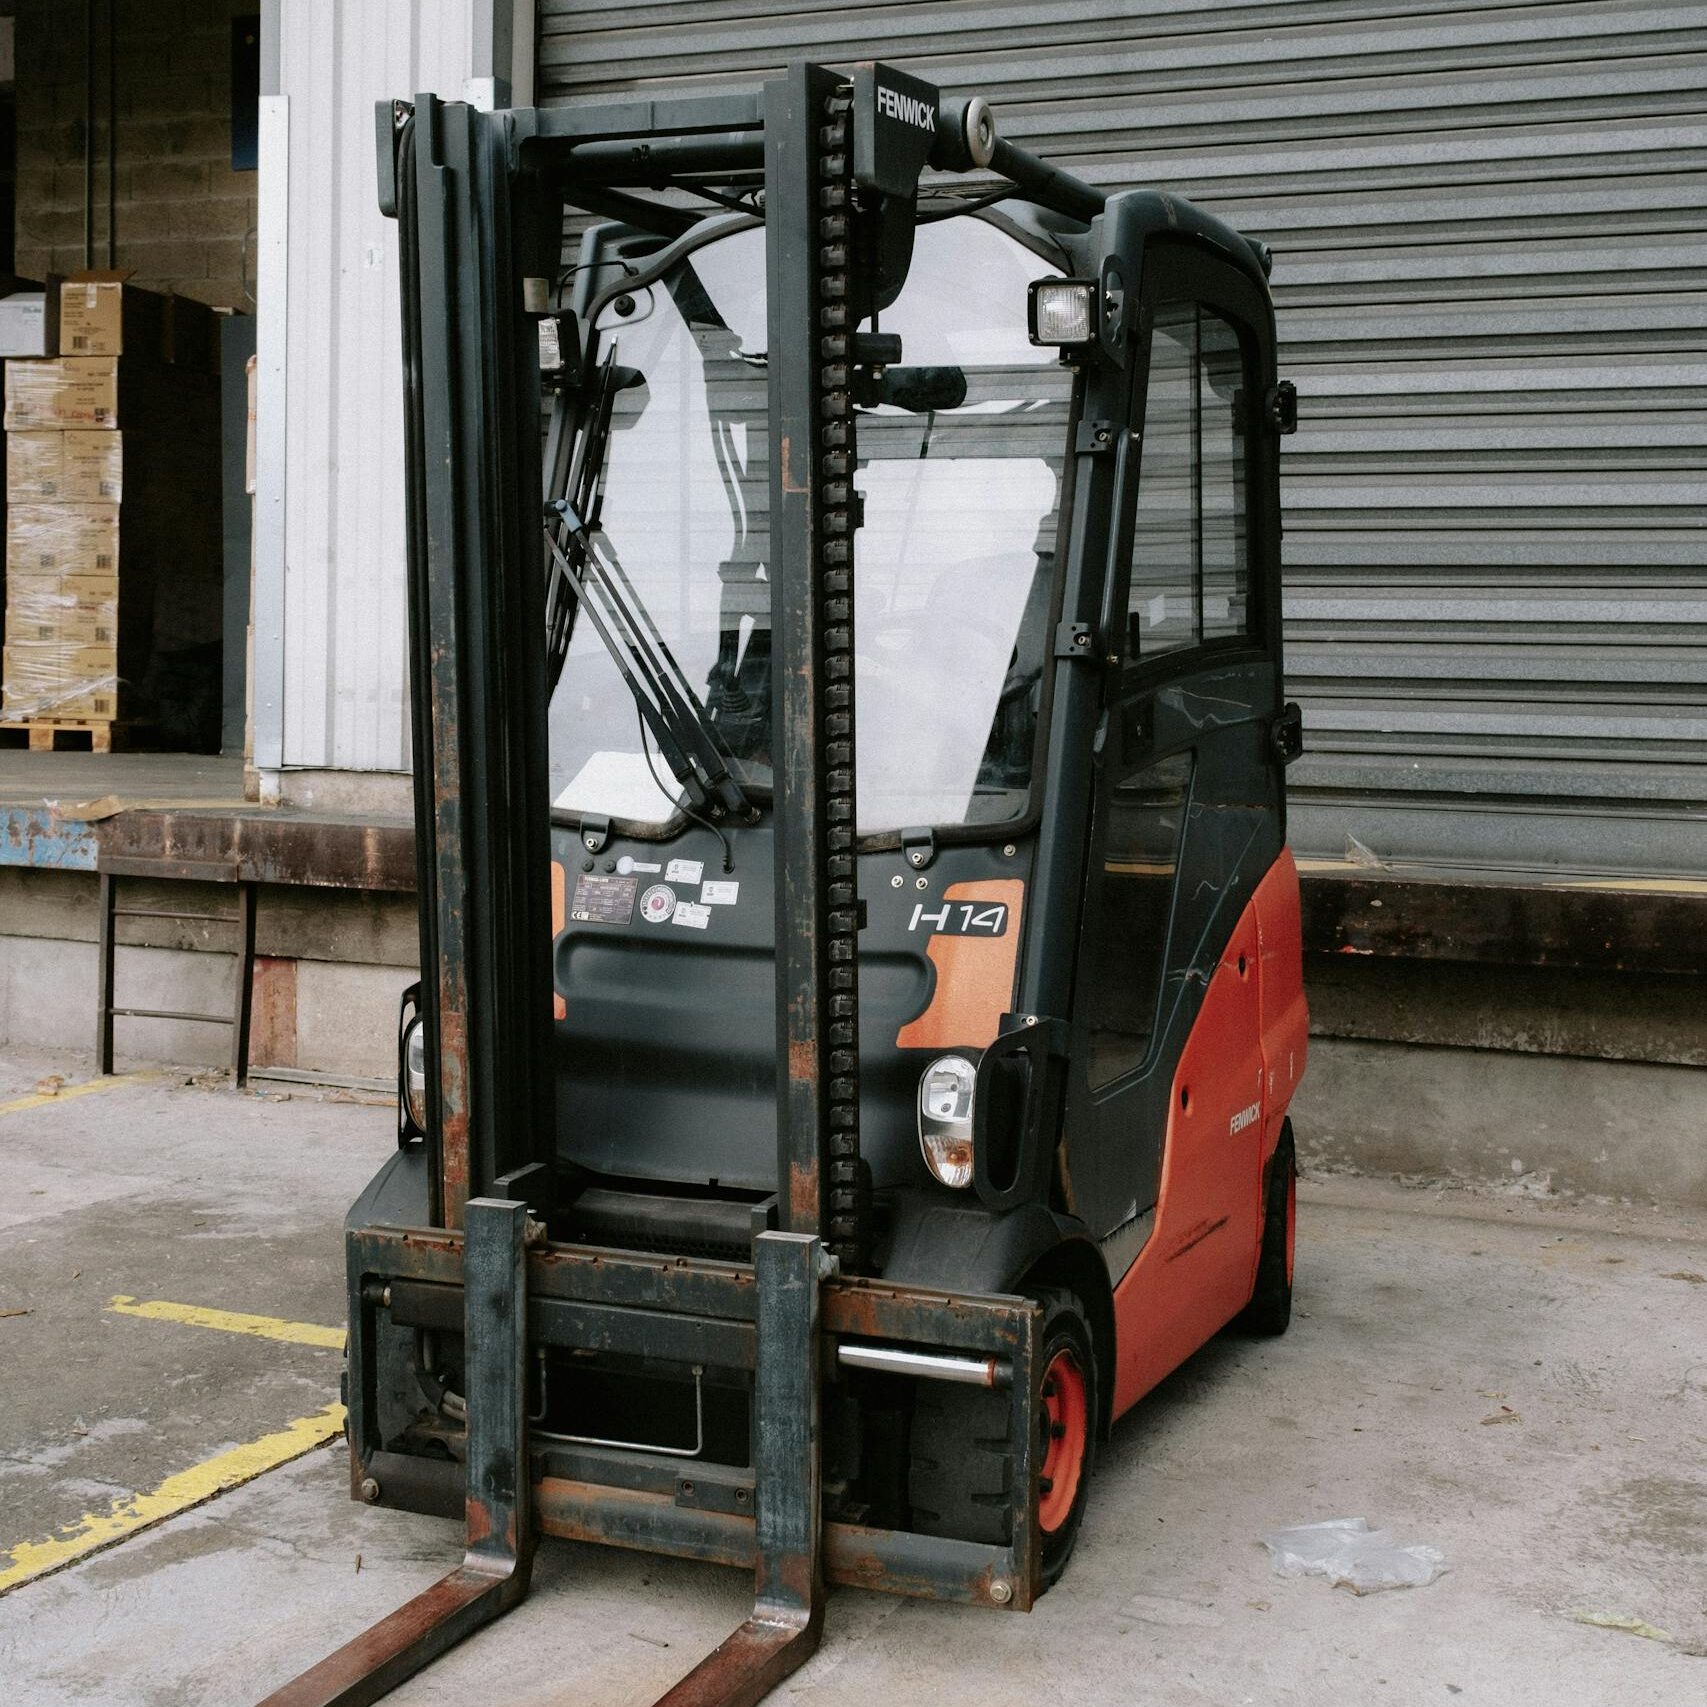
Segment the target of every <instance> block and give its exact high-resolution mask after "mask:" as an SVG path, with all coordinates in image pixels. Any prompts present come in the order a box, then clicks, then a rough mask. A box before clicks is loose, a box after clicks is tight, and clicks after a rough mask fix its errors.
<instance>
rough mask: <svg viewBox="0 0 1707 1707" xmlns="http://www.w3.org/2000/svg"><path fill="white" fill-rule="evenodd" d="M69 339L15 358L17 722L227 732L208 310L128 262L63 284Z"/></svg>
mask: <svg viewBox="0 0 1707 1707" xmlns="http://www.w3.org/2000/svg"><path fill="white" fill-rule="evenodd" d="M58 338H59V345H60V349H61V351H62V352H63V353H61V354H60V355H58V356H43V357H38V358H34V359H22V358H12V359H8V361H7V363H6V413H5V425H6V433H7V439H6V499H7V509H6V630H5V652H4V666H3V672H0V681H3V686H4V700H3V709H0V721H5V722H9V723H32V724H47V723H107V724H109V725H110V724H112V723H115V722H122V723H124V724H127V725H129V726H131V728H132V729H133V730H135V729H143V730H146V731H148V732H149V733H151V734H152V735H153V736H155V737H156V738H157V739H158V740H159V741H160V742H161V743H162V744H164V745H169V746H174V747H184V748H192V749H194V748H210V747H214V746H216V745H217V742H218V731H219V702H220V585H221V576H222V567H223V565H222V539H221V524H220V509H219V505H220V467H219V465H220V437H219V385H218V380H217V378H216V376H215V372H214V366H215V354H214V352H215V350H216V347H217V346H216V344H215V341H214V338H213V324H212V316H211V314H210V312H209V311H208V310H207V309H206V308H204V307H202V306H201V305H200V304H198V303H192V302H189V301H187V300H185V299H183V298H177V297H162V296H156V295H154V294H153V293H152V292H147V291H140V290H137V289H135V288H133V287H131V286H129V285H127V284H125V283H124V276H123V275H121V274H89V275H80V276H78V277H76V278H74V279H71V280H68V281H66V282H65V283H64V285H63V286H62V287H61V297H60V303H59V328H58Z"/></svg>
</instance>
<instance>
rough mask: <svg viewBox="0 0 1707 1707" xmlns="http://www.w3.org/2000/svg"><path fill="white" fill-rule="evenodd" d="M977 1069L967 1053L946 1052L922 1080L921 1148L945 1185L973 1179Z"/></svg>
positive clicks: (961, 1183)
mask: <svg viewBox="0 0 1707 1707" xmlns="http://www.w3.org/2000/svg"><path fill="white" fill-rule="evenodd" d="M977 1089H978V1069H977V1068H976V1067H975V1066H974V1065H973V1064H972V1063H971V1062H970V1061H968V1060H967V1059H966V1057H965V1056H964V1055H944V1056H943V1057H942V1058H941V1059H940V1060H937V1061H933V1062H931V1064H930V1065H929V1066H928V1067H927V1068H925V1071H924V1077H923V1078H921V1079H920V1080H919V1148H920V1149H921V1150H922V1151H923V1152H924V1156H925V1166H926V1167H927V1168H929V1169H930V1170H931V1172H932V1173H933V1174H934V1175H935V1176H936V1177H937V1178H938V1179H939V1180H941V1181H942V1183H943V1184H944V1185H952V1186H957V1187H958V1186H968V1185H970V1184H971V1183H972V1101H973V1097H974V1096H975V1095H976V1093H977Z"/></svg>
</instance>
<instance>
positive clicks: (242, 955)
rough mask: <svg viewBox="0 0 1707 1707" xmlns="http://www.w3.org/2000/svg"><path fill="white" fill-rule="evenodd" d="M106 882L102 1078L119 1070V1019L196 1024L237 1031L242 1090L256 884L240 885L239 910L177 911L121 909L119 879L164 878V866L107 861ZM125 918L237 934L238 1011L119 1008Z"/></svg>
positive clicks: (99, 1037)
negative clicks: (120, 936) (118, 964)
mask: <svg viewBox="0 0 1707 1707" xmlns="http://www.w3.org/2000/svg"><path fill="white" fill-rule="evenodd" d="M99 875H100V879H101V932H100V950H99V957H98V958H99V973H98V977H99V984H98V991H97V996H96V1006H95V1066H96V1070H97V1071H99V1072H101V1073H110V1072H112V1070H113V1021H114V1020H115V1019H176V1020H188V1021H190V1022H192V1023H193V1024H196V1025H228V1026H230V1027H231V1076H232V1079H233V1080H234V1081H235V1083H236V1085H237V1088H238V1089H239V1090H242V1089H243V1088H244V1087H245V1086H246V1085H247V1084H248V1082H249V1015H250V1008H251V1004H252V1001H253V988H254V981H255V885H254V883H253V882H252V881H249V880H247V879H241V878H240V879H238V880H237V882H236V889H237V898H236V905H235V907H234V908H233V909H232V910H231V911H229V912H223V913H207V912H199V911H197V912H191V911H188V910H185V909H180V908H174V907H121V906H120V905H119V904H118V886H119V879H120V878H122V877H151V878H155V879H160V877H161V873H160V869H159V866H158V865H157V864H156V863H154V862H152V861H148V860H136V861H129V860H124V859H107V858H103V859H102V860H101V862H100V866H99ZM120 919H169V920H171V921H173V922H174V923H184V924H210V925H222V926H225V927H227V928H228V929H230V930H232V931H234V932H235V935H236V941H235V943H234V944H233V945H232V946H231V947H230V948H229V949H227V950H224V951H223V952H225V953H228V954H230V955H232V956H233V957H234V958H235V960H236V962H237V968H236V970H237V988H236V990H235V991H234V992H233V999H232V1010H231V1012H230V1013H228V1014H200V1013H183V1012H179V1011H178V1010H176V1009H172V1008H137V1007H128V1006H127V1007H118V1006H116V1005H115V1000H114V994H113V985H114V962H115V960H116V958H117V952H116V951H117V948H118V942H117V934H116V931H115V929H114V926H115V925H116V923H117V921H118V920H120Z"/></svg>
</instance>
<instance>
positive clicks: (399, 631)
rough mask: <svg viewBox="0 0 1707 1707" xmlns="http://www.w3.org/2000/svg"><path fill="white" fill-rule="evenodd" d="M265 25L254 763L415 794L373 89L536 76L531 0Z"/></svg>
mask: <svg viewBox="0 0 1707 1707" xmlns="http://www.w3.org/2000/svg"><path fill="white" fill-rule="evenodd" d="M512 8H514V9H512ZM524 14H525V18H524V16H523V15H524ZM263 39H264V42H265V44H266V46H267V47H268V49H269V50H270V52H269V55H268V57H269V59H270V60H271V61H272V63H273V64H274V65H276V77H275V78H274V79H273V80H272V81H270V82H269V83H267V84H266V85H265V90H266V92H265V95H264V98H263V103H262V105H263V118H262V159H261V215H260V220H259V226H260V251H261V268H262V273H261V290H260V293H259V295H260V303H259V315H260V325H259V328H258V333H259V344H260V361H259V364H258V365H259V369H260V374H259V378H260V386H261V391H260V399H259V419H258V423H257V455H258V467H257V487H258V490H257V509H258V516H257V548H256V595H255V613H256V659H255V719H256V762H257V765H258V766H259V767H260V768H261V769H262V771H263V786H264V787H268V788H270V789H271V790H272V791H273V792H274V794H275V795H276V796H282V797H283V798H284V799H286V800H296V801H298V802H300V803H302V804H316V805H320V806H323V807H328V808H333V809H339V810H351V809H354V810H376V811H377V810H388V809H389V810H402V811H406V810H407V809H408V806H407V790H406V787H405V785H404V783H403V778H404V776H406V774H407V771H408V767H409V729H408V660H407V649H406V617H405V593H404V507H403V407H402V389H403V378H402V357H401V352H400V347H399V341H400V331H399V323H398V294H397V228H396V224H395V222H394V221H392V220H388V219H386V218H384V217H383V216H382V215H381V214H380V212H379V206H378V200H377V184H378V180H377V174H376V162H375V145H374V118H373V113H374V104H375V102H377V101H381V100H392V99H397V98H407V97H410V96H413V95H414V94H415V93H417V92H418V91H422V90H431V91H434V92H437V93H440V94H443V95H446V96H448V97H451V98H454V99H462V98H470V96H471V95H473V94H475V93H479V92H482V91H484V94H485V98H484V99H483V100H482V101H481V103H480V104H482V105H485V104H490V101H491V100H492V99H493V98H507V97H508V89H509V85H510V84H511V82H512V79H513V77H514V74H515V71H516V68H517V66H518V64H521V63H523V62H524V61H525V69H526V71H527V78H526V81H527V82H528V83H531V81H532V75H531V68H532V51H533V31H532V5H531V0H522V4H520V5H517V4H516V0H338V3H337V4H333V3H332V0H306V3H303V4H292V5H280V4H279V3H278V0H271V3H270V4H269V6H268V10H267V13H266V18H265V27H264V30H263ZM500 85H503V86H504V87H503V89H502V90H500Z"/></svg>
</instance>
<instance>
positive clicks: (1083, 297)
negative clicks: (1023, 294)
mask: <svg viewBox="0 0 1707 1707" xmlns="http://www.w3.org/2000/svg"><path fill="white" fill-rule="evenodd" d="M1096 289H1097V287H1096V285H1095V284H1094V283H1093V282H1092V281H1091V280H1089V279H1037V280H1035V281H1034V282H1033V283H1032V284H1031V286H1030V287H1029V290H1028V293H1027V295H1028V301H1027V307H1028V309H1029V315H1028V318H1029V319H1030V322H1031V325H1030V333H1031V341H1032V343H1034V344H1056V345H1071V344H1088V343H1089V342H1090V341H1091V339H1092V338H1094V337H1095V336H1096V315H1095V312H1094V305H1095V301H1096Z"/></svg>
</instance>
